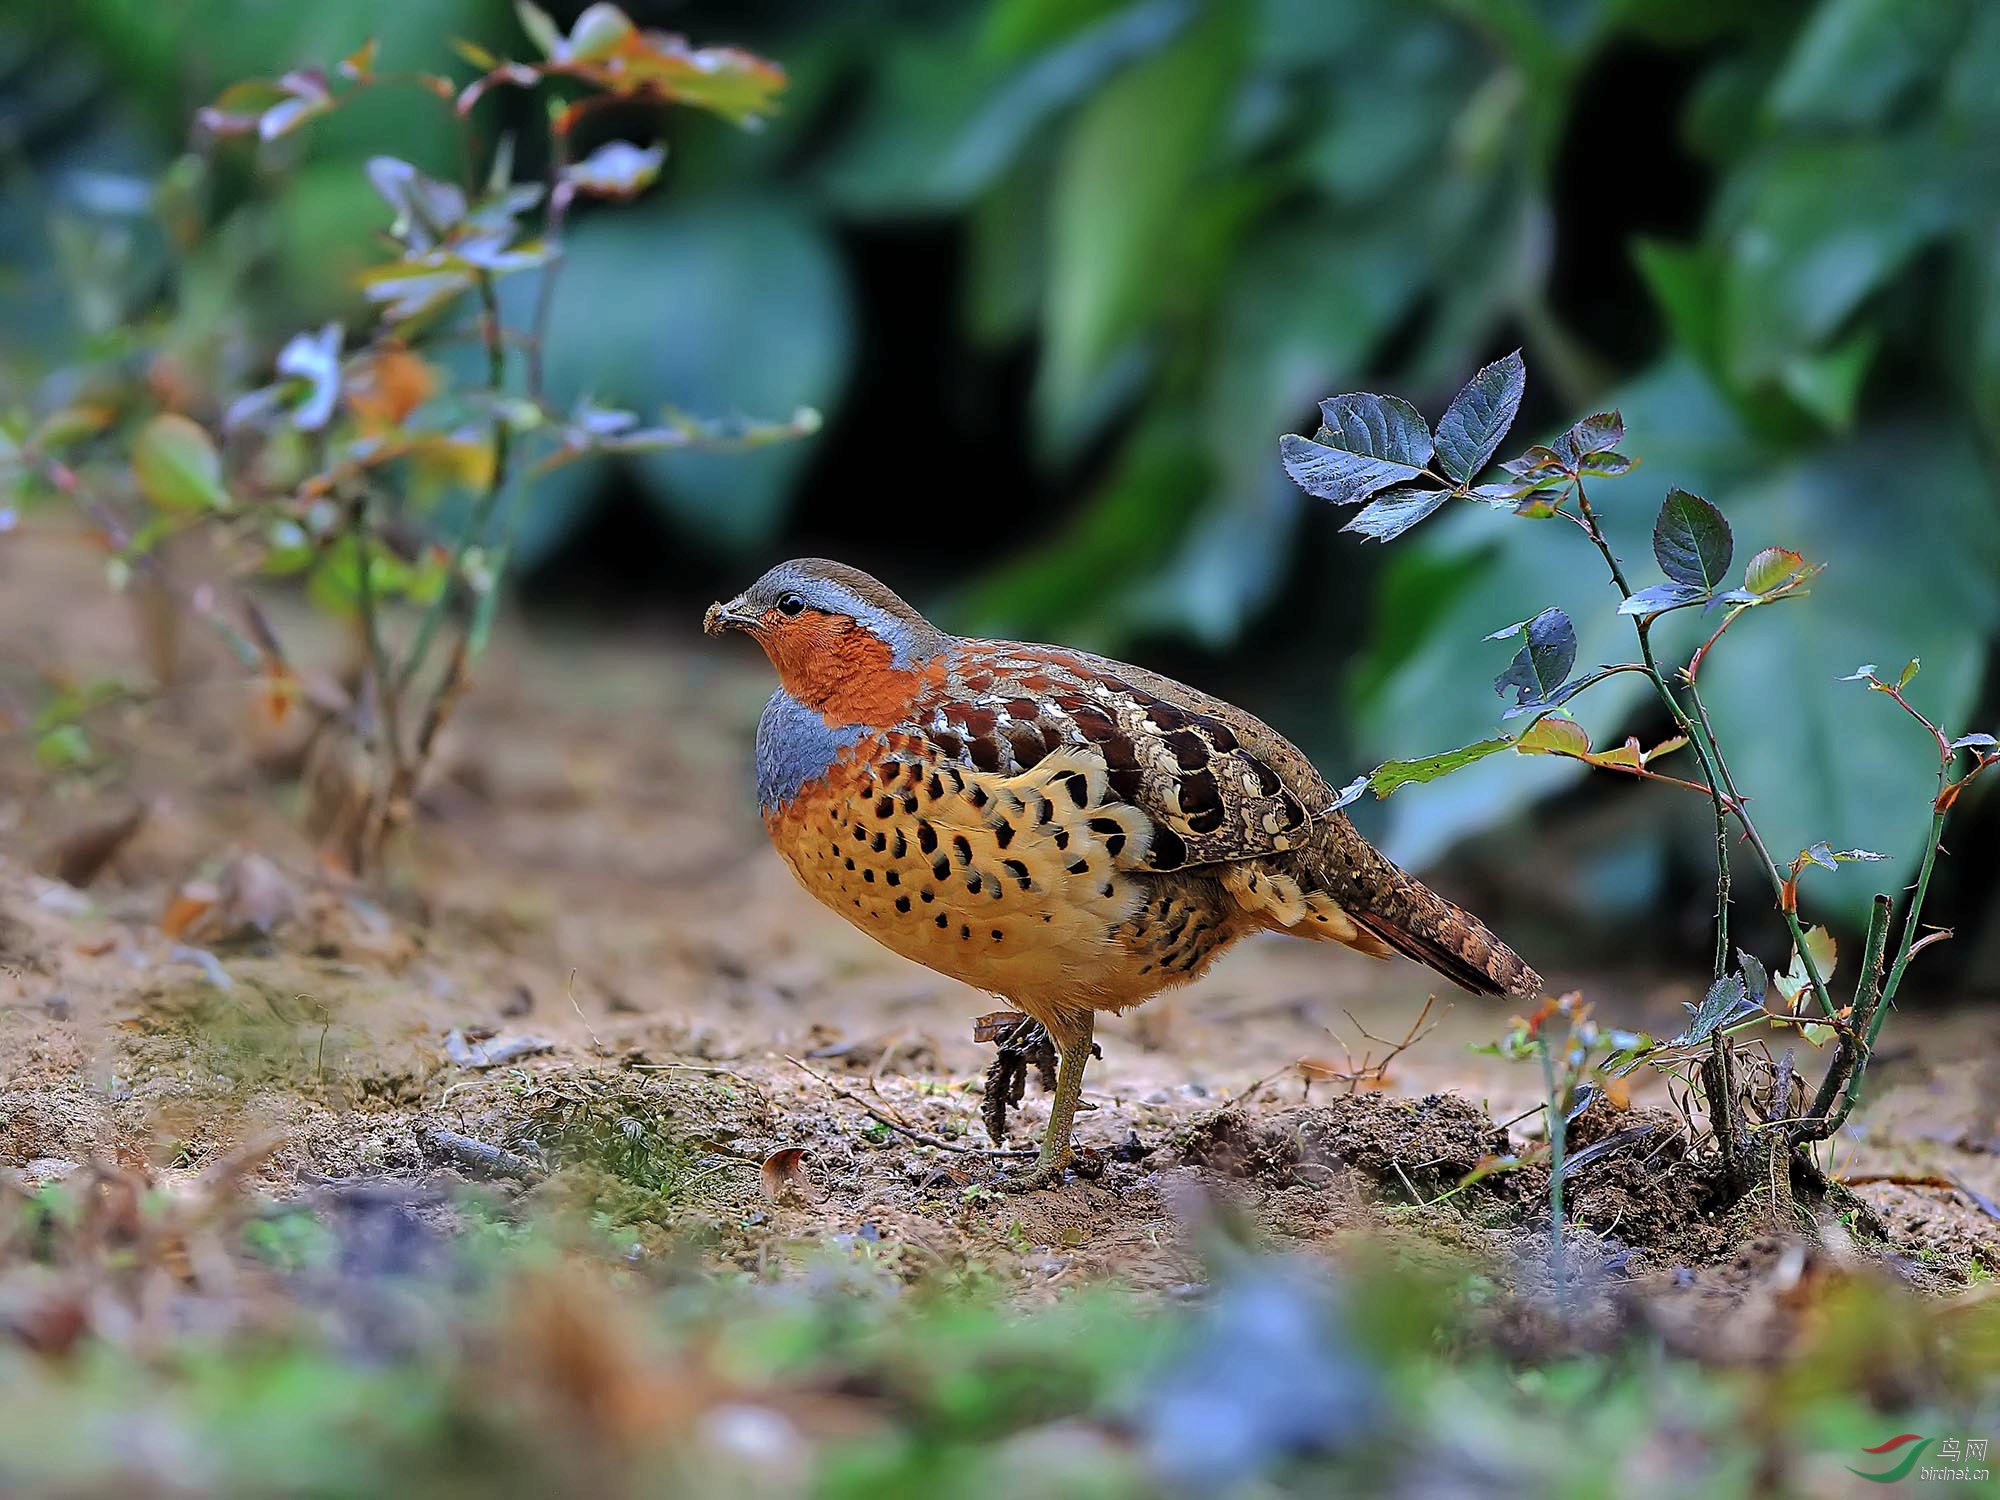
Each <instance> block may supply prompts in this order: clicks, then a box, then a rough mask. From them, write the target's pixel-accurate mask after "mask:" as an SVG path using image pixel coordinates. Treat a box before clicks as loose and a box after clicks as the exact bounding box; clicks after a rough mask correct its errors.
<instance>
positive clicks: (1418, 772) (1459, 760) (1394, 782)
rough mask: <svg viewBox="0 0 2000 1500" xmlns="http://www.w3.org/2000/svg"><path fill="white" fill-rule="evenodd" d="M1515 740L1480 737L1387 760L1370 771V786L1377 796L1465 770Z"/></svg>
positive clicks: (1383, 795) (1386, 794)
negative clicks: (1436, 750) (1413, 756)
mask: <svg viewBox="0 0 2000 1500" xmlns="http://www.w3.org/2000/svg"><path fill="white" fill-rule="evenodd" d="M1513 743H1514V742H1513V741H1512V740H1510V739H1507V738H1506V737H1504V736H1501V737H1498V738H1495V739H1486V740H1480V741H1478V742H1477V743H1475V744H1471V745H1461V746H1459V747H1458V748H1457V749H1456V750H1445V751H1441V752H1439V753H1438V754H1436V755H1427V756H1425V757H1423V758H1422V759H1421V760H1385V761H1383V762H1382V764H1381V765H1379V766H1377V767H1376V768H1375V769H1374V770H1373V771H1370V772H1369V773H1368V789H1369V790H1370V791H1372V792H1373V793H1374V794H1375V795H1376V796H1377V797H1386V796H1388V795H1389V794H1390V793H1391V792H1393V791H1395V790H1396V789H1397V788H1398V787H1404V786H1409V785H1411V784H1412V783H1414V782H1420V781H1436V780H1437V779H1438V778H1439V777H1440V776H1449V775H1450V774H1451V773H1452V772H1454V771H1462V770H1464V769H1465V768H1466V767H1467V766H1469V765H1472V764H1473V763H1474V762H1475V761H1482V760H1484V759H1486V757H1487V756H1489V755H1497V754H1499V753H1500V752H1501V751H1502V750H1505V749H1507V748H1509V747H1510V746H1511V745H1513Z"/></svg>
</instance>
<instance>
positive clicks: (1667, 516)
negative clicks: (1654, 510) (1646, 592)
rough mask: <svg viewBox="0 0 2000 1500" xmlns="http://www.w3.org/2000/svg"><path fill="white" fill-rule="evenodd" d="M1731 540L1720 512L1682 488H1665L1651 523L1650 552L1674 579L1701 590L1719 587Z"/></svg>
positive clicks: (1732, 548)
mask: <svg viewBox="0 0 2000 1500" xmlns="http://www.w3.org/2000/svg"><path fill="white" fill-rule="evenodd" d="M1734 551H1735V543H1734V541H1733V539H1732V538H1731V537H1730V534H1729V523H1728V522H1727V521H1725V520H1724V519H1723V518H1722V512H1721V511H1719V510H1717V509H1716V508H1715V507H1714V506H1713V505H1710V504H1709V503H1708V502H1707V501H1706V500H1704V499H1702V498H1701V496H1699V495H1691V494H1689V493H1688V492H1687V491H1686V490H1682V489H1673V490H1668V491H1667V498H1666V500H1665V501H1664V502H1663V503H1662V504H1661V506H1660V514H1659V518H1658V519H1657V520H1656V521H1654V523H1653V556H1654V558H1655V559H1656V560H1657V561H1658V562H1659V564H1660V571H1661V572H1663V573H1665V574H1666V575H1667V577H1668V578H1670V579H1672V580H1673V581H1674V582H1675V583H1684V584H1687V585H1688V586H1689V587H1691V588H1698V589H1700V590H1701V591H1702V592H1703V593H1704V594H1709V593H1713V592H1714V591H1715V590H1716V589H1717V588H1719V587H1721V585H1722V579H1723V575H1724V574H1725V573H1727V572H1728V571H1729V559H1730V557H1731V555H1732V554H1733V553H1734Z"/></svg>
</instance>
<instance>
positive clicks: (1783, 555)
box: [1743, 547, 1806, 594]
mask: <svg viewBox="0 0 2000 1500" xmlns="http://www.w3.org/2000/svg"><path fill="white" fill-rule="evenodd" d="M1805 566H1806V560H1805V558H1803V557H1801V556H1800V555H1799V554H1798V553H1796V552H1793V551H1790V550H1788V549H1787V548H1784V547H1766V548H1765V549H1764V550H1763V551H1762V552H1759V553H1758V554H1757V555H1756V556H1755V557H1753V558H1751V559H1750V561H1749V562H1748V563H1747V564H1745V565H1744V568H1743V587H1744V588H1746V589H1748V590H1749V591H1750V592H1751V593H1753V594H1768V593H1770V592H1771V590H1772V589H1774V588H1777V587H1778V586H1779V585H1780V584H1782V583H1785V582H1786V581H1787V580H1789V579H1791V578H1794V577H1796V576H1797V575H1798V574H1799V573H1801V572H1803V571H1804V570H1805Z"/></svg>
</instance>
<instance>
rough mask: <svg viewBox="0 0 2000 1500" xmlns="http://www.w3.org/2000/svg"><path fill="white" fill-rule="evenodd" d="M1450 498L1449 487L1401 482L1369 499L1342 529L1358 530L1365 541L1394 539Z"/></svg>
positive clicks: (1389, 540)
mask: <svg viewBox="0 0 2000 1500" xmlns="http://www.w3.org/2000/svg"><path fill="white" fill-rule="evenodd" d="M1450 498H1451V491H1450V490H1433V489H1421V488H1419V487H1417V486H1415V485H1399V486H1397V487H1396V488H1395V489H1393V490H1384V491H1383V492H1382V493H1381V494H1379V495H1377V496H1376V497H1375V498H1374V499H1373V500H1370V501H1369V502H1368V503H1367V504H1366V505H1365V506H1363V507H1362V508H1361V509H1360V510H1359V511H1358V512H1356V513H1355V515H1354V518H1353V519H1352V520H1350V521H1349V522H1348V523H1347V524H1346V525H1345V526H1343V527H1341V528H1340V529H1341V530H1342V531H1355V532H1359V533H1360V534H1361V536H1362V537H1363V539H1364V540H1365V539H1368V538H1373V539H1374V540H1375V541H1378V542H1393V541H1394V540H1395V539H1396V538H1397V537H1399V536H1401V535H1402V534H1403V533H1404V532H1406V531H1408V530H1409V529H1410V528H1411V527H1412V526H1414V525H1416V524H1417V522H1419V521H1421V520H1423V519H1424V517H1426V516H1428V515H1429V514H1431V512H1432V511H1434V510H1436V509H1437V508H1438V507H1439V506H1441V505H1443V504H1444V503H1445V501H1447V500H1449V499H1450Z"/></svg>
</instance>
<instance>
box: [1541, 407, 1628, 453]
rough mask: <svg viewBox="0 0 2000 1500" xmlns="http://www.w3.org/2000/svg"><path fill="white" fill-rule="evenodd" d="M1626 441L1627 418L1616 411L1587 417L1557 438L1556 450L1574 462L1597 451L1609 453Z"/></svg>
mask: <svg viewBox="0 0 2000 1500" xmlns="http://www.w3.org/2000/svg"><path fill="white" fill-rule="evenodd" d="M1624 441H1625V419H1624V418H1623V417H1622V416H1620V415H1619V414H1618V413H1617V412H1615V411H1604V412H1599V413H1598V414H1597V415H1596V416H1594V417H1585V418H1584V419H1583V420H1582V421H1581V422H1579V423H1577V424H1576V426H1574V427H1572V428H1570V430H1569V431H1568V432H1566V433H1564V434H1563V435H1562V436H1561V437H1560V438H1558V439H1557V440H1556V444H1555V449H1556V452H1558V453H1560V454H1562V455H1563V456H1564V457H1565V458H1567V459H1570V460H1571V461H1572V462H1574V461H1575V460H1577V459H1581V458H1588V457H1590V456H1591V455H1592V454H1595V453H1607V452H1609V451H1610V450H1611V449H1613V448H1616V447H1617V446H1618V445H1619V444H1620V443H1622V442H1624Z"/></svg>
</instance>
